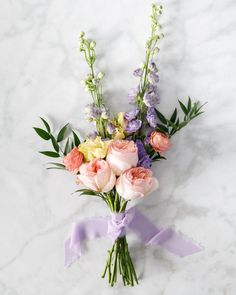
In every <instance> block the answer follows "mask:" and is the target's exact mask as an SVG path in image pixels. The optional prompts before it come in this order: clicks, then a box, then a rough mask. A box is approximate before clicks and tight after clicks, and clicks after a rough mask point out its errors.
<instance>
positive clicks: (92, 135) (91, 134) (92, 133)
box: [87, 131, 98, 139]
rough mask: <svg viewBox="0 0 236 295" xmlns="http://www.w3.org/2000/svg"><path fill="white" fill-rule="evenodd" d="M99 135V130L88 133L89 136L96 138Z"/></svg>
mask: <svg viewBox="0 0 236 295" xmlns="http://www.w3.org/2000/svg"><path fill="white" fill-rule="evenodd" d="M97 136H98V133H97V131H93V132H91V133H89V134H88V135H87V138H90V139H94V138H96V137H97Z"/></svg>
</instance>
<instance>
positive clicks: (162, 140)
mask: <svg viewBox="0 0 236 295" xmlns="http://www.w3.org/2000/svg"><path fill="white" fill-rule="evenodd" d="M150 144H151V146H152V147H153V149H154V151H156V152H159V153H164V152H166V151H167V150H168V149H169V148H170V145H171V144H170V139H169V137H168V136H167V135H165V134H164V133H162V132H157V131H153V132H152V133H151V137H150Z"/></svg>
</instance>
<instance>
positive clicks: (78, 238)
mask: <svg viewBox="0 0 236 295" xmlns="http://www.w3.org/2000/svg"><path fill="white" fill-rule="evenodd" d="M127 229H130V230H131V231H133V232H135V234H136V235H137V236H138V237H139V238H140V239H141V241H142V242H143V243H144V244H146V245H155V246H161V247H162V248H164V249H166V250H168V251H169V252H172V253H174V254H176V255H178V256H180V257H184V256H188V255H191V254H194V253H197V252H199V251H201V250H202V247H201V246H200V245H198V244H197V243H195V242H194V241H192V240H191V239H189V238H187V237H186V236H184V235H183V234H181V233H177V232H176V231H174V230H173V229H172V228H169V227H168V228H163V229H160V228H158V227H156V226H155V225H154V224H153V223H152V222H151V221H150V220H149V219H148V218H147V217H146V216H144V215H143V214H142V213H141V212H140V211H138V210H137V209H136V208H135V207H132V208H130V209H129V210H127V211H126V212H125V213H112V214H111V215H110V216H105V217H95V218H92V219H90V220H85V221H82V222H80V223H73V224H72V228H71V232H70V234H69V236H68V238H67V239H66V241H65V266H70V265H71V264H72V263H73V262H75V261H76V260H77V259H78V258H80V256H81V243H82V242H83V241H86V240H90V239H94V238H99V237H105V236H110V238H111V239H112V240H113V241H115V240H116V239H117V238H118V237H121V236H124V235H125V234H126V230H127Z"/></svg>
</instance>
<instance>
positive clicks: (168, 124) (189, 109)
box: [155, 97, 205, 137]
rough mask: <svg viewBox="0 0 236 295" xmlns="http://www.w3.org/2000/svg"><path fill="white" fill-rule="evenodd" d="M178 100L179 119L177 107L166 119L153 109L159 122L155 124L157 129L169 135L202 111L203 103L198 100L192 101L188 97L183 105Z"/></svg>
mask: <svg viewBox="0 0 236 295" xmlns="http://www.w3.org/2000/svg"><path fill="white" fill-rule="evenodd" d="M178 101H179V105H180V109H181V111H182V113H183V115H184V116H183V118H182V119H181V118H180V117H179V115H178V111H177V108H175V109H174V111H173V113H172V115H171V117H170V118H169V119H167V118H166V117H165V116H164V115H163V114H162V113H161V112H160V111H158V110H157V109H155V111H156V114H157V117H158V119H159V120H160V123H159V124H157V131H160V132H163V133H165V134H166V135H168V136H169V137H171V136H173V135H174V134H175V133H176V132H178V131H180V130H181V129H182V128H183V127H185V126H186V125H188V124H189V123H190V122H191V121H192V120H193V119H194V118H196V117H197V116H199V115H201V114H202V113H203V111H202V108H203V106H204V105H205V104H200V102H194V103H193V102H192V100H191V98H190V97H189V98H188V102H187V104H186V105H185V104H184V103H183V102H182V101H181V100H178Z"/></svg>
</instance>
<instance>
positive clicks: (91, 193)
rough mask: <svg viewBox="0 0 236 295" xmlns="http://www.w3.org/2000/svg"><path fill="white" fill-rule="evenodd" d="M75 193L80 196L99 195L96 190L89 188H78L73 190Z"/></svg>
mask: <svg viewBox="0 0 236 295" xmlns="http://www.w3.org/2000/svg"><path fill="white" fill-rule="evenodd" d="M75 193H80V196H83V195H88V196H100V195H99V193H98V192H95V191H92V190H89V189H78V190H76V191H75V192H74V194H75Z"/></svg>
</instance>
